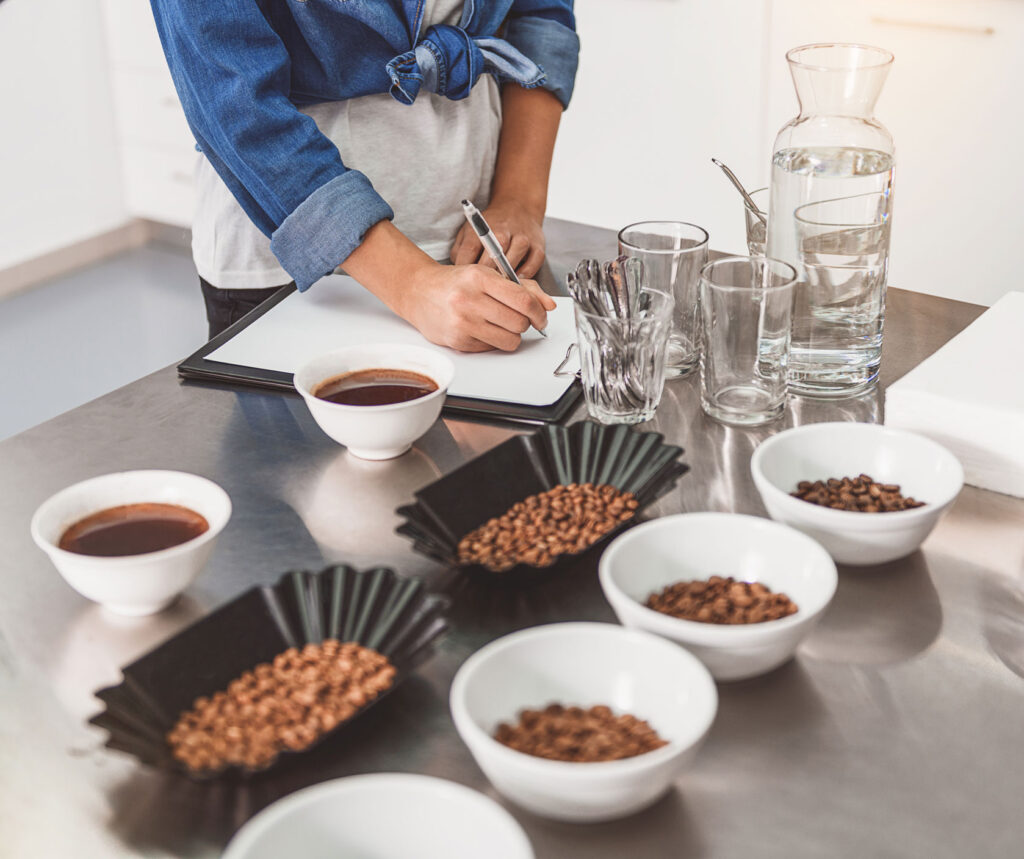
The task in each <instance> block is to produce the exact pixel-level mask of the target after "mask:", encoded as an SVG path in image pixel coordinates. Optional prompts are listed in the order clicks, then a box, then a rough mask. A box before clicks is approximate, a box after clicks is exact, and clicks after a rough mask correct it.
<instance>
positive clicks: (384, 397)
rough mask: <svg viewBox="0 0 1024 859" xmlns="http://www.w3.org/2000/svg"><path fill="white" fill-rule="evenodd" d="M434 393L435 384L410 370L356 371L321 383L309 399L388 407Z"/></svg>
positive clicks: (380, 369) (378, 369)
mask: <svg viewBox="0 0 1024 859" xmlns="http://www.w3.org/2000/svg"><path fill="white" fill-rule="evenodd" d="M436 390H437V382H435V381H434V380H433V379H431V378H430V377H429V376H424V375H423V374H422V373H414V372H413V371H412V370H388V369H384V368H374V369H372V370H356V371H354V372H352V373H342V374H341V375H340V376H334V377H332V378H330V379H327V380H326V381H323V382H321V383H320V384H319V385H317V386H316V388H314V390H313V396H314V397H316V398H317V399H320V400H326V401H327V402H329V403H339V404H340V405H343V406H390V405H394V404H395V403H405V402H408V401H409V400H418V399H419V398H420V397H425V396H426V395H427V394H432V393H433V392H434V391H436Z"/></svg>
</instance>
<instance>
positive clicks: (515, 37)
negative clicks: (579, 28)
mask: <svg viewBox="0 0 1024 859" xmlns="http://www.w3.org/2000/svg"><path fill="white" fill-rule="evenodd" d="M504 37H505V40H506V41H507V42H508V43H509V44H510V45H512V47H514V48H516V49H518V50H519V51H521V52H522V53H523V54H525V55H526V56H527V57H529V58H530V59H531V60H533V61H534V62H535V63H537V65H539V66H540V67H541V68H542V69H543V70H544V73H545V75H546V77H545V79H544V81H543V82H542V83H541V86H543V87H544V88H545V89H549V90H551V92H553V93H554V94H555V95H556V96H557V97H558V100H559V101H560V102H561V103H562V107H563V108H564V107H568V106H569V99H570V98H571V97H572V91H573V86H574V85H575V82H576V67H577V65H578V64H579V55H580V40H579V37H578V36H577V35H576V19H575V17H574V15H573V3H572V0H513V3H512V7H511V8H510V9H509V13H508V21H507V23H506V26H505V34H504Z"/></svg>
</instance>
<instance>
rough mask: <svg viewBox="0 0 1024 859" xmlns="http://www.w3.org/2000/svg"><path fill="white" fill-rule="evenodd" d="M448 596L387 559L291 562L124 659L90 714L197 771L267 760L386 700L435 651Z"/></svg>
mask: <svg viewBox="0 0 1024 859" xmlns="http://www.w3.org/2000/svg"><path fill="white" fill-rule="evenodd" d="M448 604H449V601H448V599H447V597H443V596H439V595H436V594H431V593H429V592H428V591H427V590H426V588H425V587H424V585H423V583H422V581H421V580H419V579H416V578H411V577H410V578H399V577H398V576H397V575H396V574H395V573H394V572H393V571H392V570H389V569H387V568H384V567H378V568H376V569H372V570H356V569H353V568H352V567H349V566H347V565H344V564H335V565H333V566H330V567H328V568H326V569H325V570H321V571H320V572H309V571H294V572H290V573H286V574H285V575H284V576H282V577H281V579H280V580H279V581H278V583H277V584H276V585H274V586H273V587H254V588H251V589H250V590H248V591H246V592H245V593H243V594H241V595H240V596H238V597H236V598H235V599H233V600H231V601H230V602H228V603H227V604H225V605H223V606H221V607H220V608H218V609H216V610H215V611H213V612H212V613H211V614H209V615H207V616H206V617H204V618H202V619H200V620H198V621H197V622H196V623H194V624H192V625H191V626H189V627H187V628H186V629H184V630H183V631H181V632H180V633H178V634H177V635H175V636H174V637H173V638H171V639H169V640H168V641H166V642H164V643H163V644H161V645H160V646H159V647H157V648H156V649H155V650H152V651H151V652H149V653H147V654H146V655H145V656H143V657H141V658H140V659H137V660H136V661H135V662H133V663H132V664H130V665H127V666H125V667H124V668H123V669H122V674H123V675H124V682H122V683H121V684H120V685H118V686H112V687H109V688H106V689H100V690H99V691H98V692H97V693H96V697H97V698H99V699H100V700H101V701H102V702H103V703H104V705H105V709H104V710H103V711H102V712H101V713H99V714H97V715H96V716H94V717H93V718H92V719H90V720H89V721H90V722H91V723H92V724H94V725H97V726H99V727H101V728H104V729H106V730H107V732H108V734H109V736H108V739H107V743H106V745H107V747H108V748H111V749H116V750H118V751H122V752H128V753H129V754H132V755H134V756H135V757H136V758H138V759H139V760H140V761H142V762H143V763H145V764H149V765H151V766H155V767H159V768H161V769H168V770H175V771H178V772H180V773H183V774H185V775H187V776H189V777H191V778H194V779H197V780H205V779H210V778H214V777H217V776H223V775H229V774H233V775H238V774H243V775H248V774H252V773H255V772H259V771H262V770H266V769H269V768H270V767H272V766H274V765H275V764H277V763H278V762H279V761H280V760H282V759H286V758H288V757H291V756H293V755H296V754H302V753H305V752H307V751H309V750H310V749H312V748H313V747H314V746H316V745H318V744H319V743H320V742H321V741H323V740H324V739H326V738H327V736H328V735H329V734H333V733H335V732H339V731H343V730H344V729H345V727H346V726H347V725H349V724H350V723H351V722H352V721H353V720H355V719H357V718H359V717H360V716H361V715H362V714H363V713H365V712H366V711H367V710H368V709H370V708H371V707H373V706H376V705H377V704H379V703H380V702H381V701H382V700H384V699H385V698H386V697H387V696H388V694H389V693H390V692H391V691H393V690H394V689H395V688H396V687H397V686H398V684H400V683H401V682H402V681H403V680H404V679H405V678H406V677H408V676H409V674H411V673H412V671H413V669H414V668H415V667H416V666H417V665H419V663H420V662H421V661H423V660H424V659H426V658H428V657H429V656H430V654H431V653H432V650H433V644H434V642H435V640H436V639H437V637H438V636H439V635H441V634H442V633H443V632H444V631H445V630H446V629H447V621H446V619H445V617H444V612H445V610H446V609H447V607H448Z"/></svg>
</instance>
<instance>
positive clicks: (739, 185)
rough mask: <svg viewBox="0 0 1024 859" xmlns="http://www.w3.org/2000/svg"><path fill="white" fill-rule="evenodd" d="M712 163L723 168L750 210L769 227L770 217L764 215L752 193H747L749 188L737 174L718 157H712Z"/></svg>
mask: <svg viewBox="0 0 1024 859" xmlns="http://www.w3.org/2000/svg"><path fill="white" fill-rule="evenodd" d="M711 163H712V164H714V165H715V166H717V167H721V168H722V172H723V173H724V174H725V175H726V176H728V177H729V181H730V182H732V184H733V185H735V186H736V190H737V191H739V192H740V194H742V195H743V201H744V202H745V203H746V204H747V208H748V209H750V211H751V212H753V213H754V215H755V216H756V217H757V219H758V220H759V221H760V222H761V223H762V224H764V225H765V226H766V227H767V226H768V219H767V218H766V217H765V216H764V212H762V211H761V210H760V209H759V208H757V203H755V202H754V200H753V198H751V196H750V194H748V193H747V189H746V188H744V187H743V183H742V182H740V180H739V179H738V178H737V177H736V174H735V173H733V172H732V170H730V169H729V168H728V167H726V166H725V165H724V164H723V163H722V162H721V161H719V160H718V159H717V158H712V159H711Z"/></svg>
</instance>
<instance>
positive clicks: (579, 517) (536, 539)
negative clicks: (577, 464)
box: [458, 483, 640, 572]
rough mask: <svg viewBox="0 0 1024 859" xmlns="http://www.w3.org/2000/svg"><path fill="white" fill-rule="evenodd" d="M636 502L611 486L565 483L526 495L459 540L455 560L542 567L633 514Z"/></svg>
mask: <svg viewBox="0 0 1024 859" xmlns="http://www.w3.org/2000/svg"><path fill="white" fill-rule="evenodd" d="M639 506H640V505H639V502H638V501H637V500H636V498H635V497H634V496H633V494H632V493H630V492H622V491H620V490H618V489H616V488H615V487H614V486H607V485H598V486H595V485H594V484H592V483H570V484H568V485H566V486H562V485H559V486H556V487H554V488H553V489H549V490H547V491H546V492H541V493H538V494H537V495H531V496H529V497H528V498H524V499H523V500H522V501H519V502H517V503H515V504H513V505H512V507H511V508H510V509H509V510H508V512H506V513H504V514H502V515H501V516H499V517H496V518H494V519H490V520H488V521H487V522H485V523H484V524H483V525H481V526H480V527H479V528H477V529H476V530H474V531H471V532H470V533H469V534H467V535H466V536H465V537H463V538H462V539H461V540H460V541H459V547H458V558H459V563H460V564H481V565H482V566H484V567H486V568H487V569H489V570H491V571H493V572H502V571H503V570H507V569H510V568H511V567H514V566H515V565H516V564H530V565H531V566H534V567H547V566H550V565H551V564H553V563H554V562H555V561H556V560H557V559H558V557H559V555H565V554H571V553H573V552H580V551H582V550H583V549H586V548H588V547H590V546H592V545H593V544H594V543H596V542H597V541H598V540H600V539H601V538H602V537H603V536H604V535H605V534H607V533H608V532H609V531H611V530H613V529H614V528H616V527H618V525H619V524H620V523H621V522H625V521H627V520H628V519H631V518H632V517H633V516H634V515H636V510H637V508H638V507H639Z"/></svg>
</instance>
